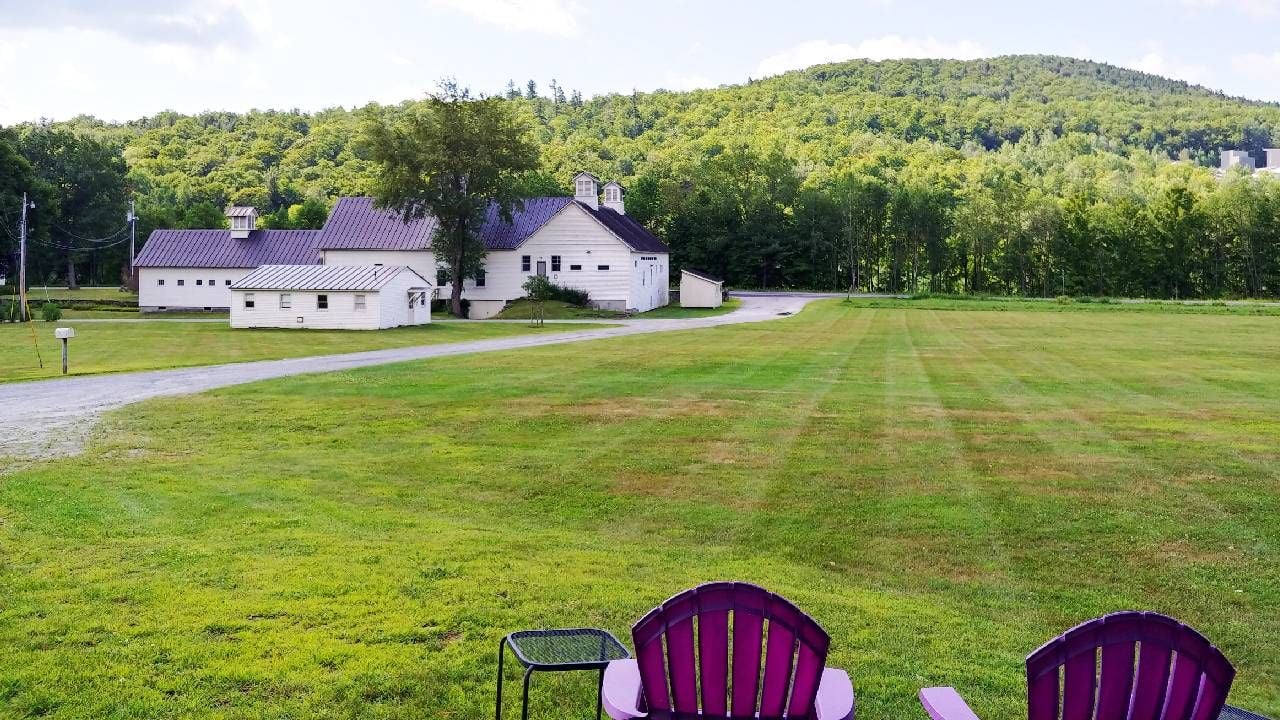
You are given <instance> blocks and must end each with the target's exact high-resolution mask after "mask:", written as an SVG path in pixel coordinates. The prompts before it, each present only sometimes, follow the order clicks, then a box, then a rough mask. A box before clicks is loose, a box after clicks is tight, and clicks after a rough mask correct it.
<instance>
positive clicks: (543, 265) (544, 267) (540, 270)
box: [538, 260, 547, 277]
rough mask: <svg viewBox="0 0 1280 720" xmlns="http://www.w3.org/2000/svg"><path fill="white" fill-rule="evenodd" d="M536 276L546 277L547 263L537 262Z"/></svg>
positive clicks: (544, 261) (543, 261)
mask: <svg viewBox="0 0 1280 720" xmlns="http://www.w3.org/2000/svg"><path fill="white" fill-rule="evenodd" d="M538 276H539V277H546V276H547V261H546V260H539V261H538Z"/></svg>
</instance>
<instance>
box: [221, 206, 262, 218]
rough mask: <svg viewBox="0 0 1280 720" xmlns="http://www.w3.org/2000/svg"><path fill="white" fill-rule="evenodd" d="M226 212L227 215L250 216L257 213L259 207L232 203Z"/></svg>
mask: <svg viewBox="0 0 1280 720" xmlns="http://www.w3.org/2000/svg"><path fill="white" fill-rule="evenodd" d="M225 214H226V216H227V217H249V216H251V215H257V214H258V210H257V208H252V207H246V206H244V205H231V206H229V207H228V208H227V209H226V211H225Z"/></svg>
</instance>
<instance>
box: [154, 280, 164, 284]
mask: <svg viewBox="0 0 1280 720" xmlns="http://www.w3.org/2000/svg"><path fill="white" fill-rule="evenodd" d="M156 284H157V285H163V284H164V278H160V279H159V280H156Z"/></svg>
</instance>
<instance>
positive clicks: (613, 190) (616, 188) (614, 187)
mask: <svg viewBox="0 0 1280 720" xmlns="http://www.w3.org/2000/svg"><path fill="white" fill-rule="evenodd" d="M624 192H625V191H624V190H623V189H622V186H621V185H619V184H618V181H617V180H610V181H609V182H607V183H605V184H604V206H605V207H607V208H609V209H610V210H613V211H614V212H616V213H618V214H619V215H626V214H627V210H626V207H625V206H624V205H623V202H622V196H623V194H624Z"/></svg>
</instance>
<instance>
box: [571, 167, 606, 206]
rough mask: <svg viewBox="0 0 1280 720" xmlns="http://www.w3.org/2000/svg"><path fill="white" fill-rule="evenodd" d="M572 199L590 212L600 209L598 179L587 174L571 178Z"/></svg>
mask: <svg viewBox="0 0 1280 720" xmlns="http://www.w3.org/2000/svg"><path fill="white" fill-rule="evenodd" d="M573 199H574V200H577V201H578V202H580V203H582V204H583V205H586V206H587V207H589V208H591V209H592V210H599V209H600V178H598V177H596V176H595V175H592V174H591V173H589V172H580V173H578V174H577V175H574V176H573Z"/></svg>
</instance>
